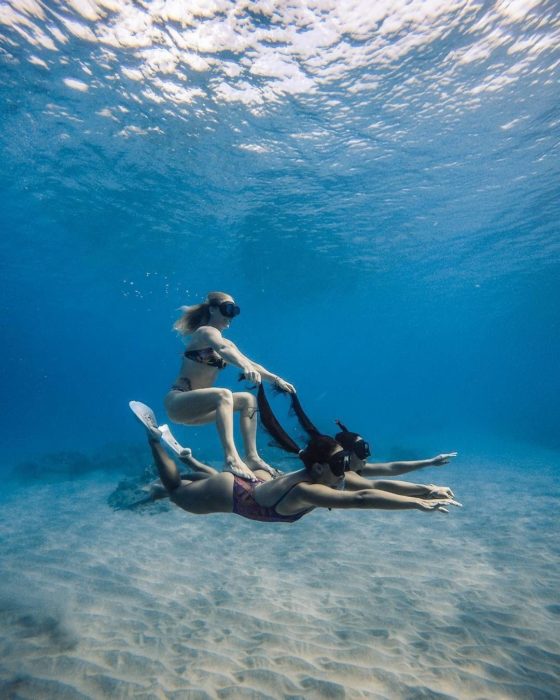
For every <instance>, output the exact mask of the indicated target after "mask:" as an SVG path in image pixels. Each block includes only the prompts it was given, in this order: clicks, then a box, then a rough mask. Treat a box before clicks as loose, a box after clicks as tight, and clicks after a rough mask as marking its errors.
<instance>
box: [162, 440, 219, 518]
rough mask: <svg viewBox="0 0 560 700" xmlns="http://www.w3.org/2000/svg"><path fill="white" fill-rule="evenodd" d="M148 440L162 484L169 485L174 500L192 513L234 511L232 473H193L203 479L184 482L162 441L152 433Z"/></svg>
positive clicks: (169, 491)
mask: <svg viewBox="0 0 560 700" xmlns="http://www.w3.org/2000/svg"><path fill="white" fill-rule="evenodd" d="M148 442H149V444H150V448H151V450H152V456H153V458H154V463H155V465H156V468H157V470H158V474H159V478H160V479H161V483H162V484H163V485H164V486H165V488H166V490H167V492H168V494H169V498H170V500H171V501H173V503H175V504H176V505H178V506H179V507H181V508H183V509H184V510H187V511H189V513H199V514H202V513H231V512H232V510H233V476H232V474H224V473H216V474H215V475H214V476H210V475H206V474H204V475H203V474H193V476H194V477H199V476H200V477H202V478H201V479H200V480H196V481H181V475H180V474H179V470H178V469H177V465H176V464H175V462H174V461H173V460H172V459H171V457H169V455H168V454H167V452H166V451H165V450H164V449H163V447H162V445H161V443H160V442H159V440H158V439H157V438H154V437H152V436H149V437H148ZM160 497H161V496H160Z"/></svg>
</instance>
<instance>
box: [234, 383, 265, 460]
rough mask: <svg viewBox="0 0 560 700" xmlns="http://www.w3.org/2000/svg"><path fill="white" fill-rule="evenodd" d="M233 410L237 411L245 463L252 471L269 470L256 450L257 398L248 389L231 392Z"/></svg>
mask: <svg viewBox="0 0 560 700" xmlns="http://www.w3.org/2000/svg"><path fill="white" fill-rule="evenodd" d="M233 410H234V411H239V427H240V428H241V437H242V439H243V446H244V448H245V460H244V461H245V464H247V465H248V466H249V467H250V468H251V469H252V470H253V471H254V470H255V469H264V470H265V471H267V472H270V470H271V467H270V466H269V465H268V464H267V463H266V462H265V461H264V460H263V459H261V457H259V453H258V452H257V415H258V411H257V399H256V397H255V396H253V394H250V393H249V392H248V391H238V392H235V394H233Z"/></svg>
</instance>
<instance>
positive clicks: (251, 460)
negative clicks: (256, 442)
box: [244, 455, 283, 476]
mask: <svg viewBox="0 0 560 700" xmlns="http://www.w3.org/2000/svg"><path fill="white" fill-rule="evenodd" d="M244 461H245V464H246V465H247V466H248V467H249V469H252V470H253V471H254V472H256V471H257V469H262V470H263V471H265V472H268V473H269V474H270V475H271V476H279V475H280V474H282V473H283V472H281V471H280V470H279V469H275V468H274V467H271V466H270V464H267V463H266V462H265V461H264V459H261V458H260V457H259V456H258V455H255V456H254V457H245V460H244Z"/></svg>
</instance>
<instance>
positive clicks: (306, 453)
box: [257, 384, 339, 470]
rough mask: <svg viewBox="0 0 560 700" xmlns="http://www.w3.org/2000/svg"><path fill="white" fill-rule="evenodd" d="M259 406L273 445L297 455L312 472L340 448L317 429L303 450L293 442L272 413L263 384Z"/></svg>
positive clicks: (261, 417)
mask: <svg viewBox="0 0 560 700" xmlns="http://www.w3.org/2000/svg"><path fill="white" fill-rule="evenodd" d="M292 396H295V394H292ZM298 403H299V402H298ZM257 405H258V407H259V414H260V419H261V425H262V426H263V428H264V429H265V430H266V432H267V433H268V434H269V435H270V436H271V437H272V440H273V444H274V445H275V446H276V447H279V448H280V449H282V450H285V451H286V452H291V453H292V454H297V455H298V457H299V458H300V459H301V461H302V462H303V463H304V465H305V468H306V469H307V470H310V469H311V467H312V466H313V465H314V464H315V463H317V462H318V463H324V462H326V461H328V459H329V457H330V456H331V455H332V454H333V452H334V451H335V450H336V448H337V447H339V445H338V443H337V442H336V440H334V439H333V438H332V437H329V436H328V435H321V434H320V433H319V431H318V430H317V429H315V431H314V432H313V434H312V435H311V436H310V439H309V441H308V443H307V445H306V446H305V447H304V448H303V449H301V448H300V447H299V445H298V444H297V443H296V442H295V440H293V439H292V438H291V437H290V436H289V435H288V433H287V432H286V431H285V430H284V428H283V427H282V426H281V425H280V423H279V421H278V419H277V418H276V416H275V415H274V413H273V412H272V408H271V407H270V404H269V403H268V398H267V396H266V394H265V391H264V386H263V385H262V384H259V388H258V390H257ZM311 425H312V424H311Z"/></svg>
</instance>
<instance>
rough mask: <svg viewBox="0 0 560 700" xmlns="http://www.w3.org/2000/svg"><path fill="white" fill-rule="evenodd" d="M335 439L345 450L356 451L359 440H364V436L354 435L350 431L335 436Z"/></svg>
mask: <svg viewBox="0 0 560 700" xmlns="http://www.w3.org/2000/svg"><path fill="white" fill-rule="evenodd" d="M334 439H335V440H336V441H337V442H338V444H339V445H341V446H342V447H344V449H345V450H354V447H355V445H356V442H357V440H360V439H362V440H363V438H362V436H361V435H360V434H359V433H352V432H351V431H350V430H344V431H342V432H340V433H337V434H336V435H335V436H334Z"/></svg>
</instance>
